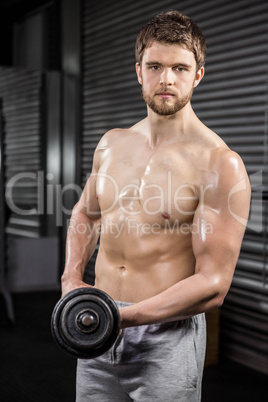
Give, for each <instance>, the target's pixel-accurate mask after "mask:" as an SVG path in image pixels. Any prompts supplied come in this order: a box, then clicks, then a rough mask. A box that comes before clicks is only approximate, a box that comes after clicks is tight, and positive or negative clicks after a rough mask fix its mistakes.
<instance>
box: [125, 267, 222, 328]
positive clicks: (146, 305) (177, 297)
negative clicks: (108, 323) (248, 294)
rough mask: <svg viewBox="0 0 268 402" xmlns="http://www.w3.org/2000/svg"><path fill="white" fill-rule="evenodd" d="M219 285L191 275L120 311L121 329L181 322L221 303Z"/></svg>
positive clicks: (197, 275) (202, 277) (200, 275)
mask: <svg viewBox="0 0 268 402" xmlns="http://www.w3.org/2000/svg"><path fill="white" fill-rule="evenodd" d="M218 289H219V284H217V283H216V281H215V283H213V281H212V280H208V279H206V278H205V277H204V276H203V275H202V274H195V275H193V276H191V277H189V278H187V279H184V280H182V281H181V282H178V283H176V284H175V285H173V286H171V287H170V288H168V289H166V290H165V291H163V292H161V293H160V294H158V295H156V296H154V297H151V298H149V299H147V300H144V301H142V302H139V303H137V304H134V305H131V306H128V307H125V308H122V309H120V315H121V324H122V328H125V327H132V326H138V325H146V324H153V323H160V322H167V321H175V320H179V319H185V318H188V317H191V316H193V315H196V314H200V313H203V312H205V311H207V310H210V309H212V308H214V307H216V306H218V305H221V303H222V294H221V293H220V292H219V291H218Z"/></svg>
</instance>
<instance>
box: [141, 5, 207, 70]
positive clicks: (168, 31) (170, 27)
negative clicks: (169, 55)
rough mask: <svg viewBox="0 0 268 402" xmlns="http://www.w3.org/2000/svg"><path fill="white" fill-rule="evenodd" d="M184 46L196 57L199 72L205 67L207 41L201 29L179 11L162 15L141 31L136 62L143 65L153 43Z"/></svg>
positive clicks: (154, 18) (153, 19) (148, 23)
mask: <svg viewBox="0 0 268 402" xmlns="http://www.w3.org/2000/svg"><path fill="white" fill-rule="evenodd" d="M153 41H156V42H160V43H164V44H184V45H185V46H186V47H187V49H188V50H190V51H192V52H193V54H194V57H195V61H196V65H197V70H199V69H200V67H202V66H204V65H205V59H206V48H207V46H206V40H205V38H204V36H203V34H202V32H201V29H200V28H199V27H198V26H197V25H196V24H195V23H194V21H193V20H191V18H189V17H187V15H184V14H181V13H180V12H179V11H168V12H166V13H160V14H157V15H156V16H154V17H153V18H151V19H150V20H149V21H148V22H147V24H146V25H144V27H143V28H142V29H141V31H140V33H139V35H138V36H137V41H136V60H137V62H138V63H141V61H142V57H143V54H144V51H145V49H147V48H148V47H150V46H151V45H152V42H153Z"/></svg>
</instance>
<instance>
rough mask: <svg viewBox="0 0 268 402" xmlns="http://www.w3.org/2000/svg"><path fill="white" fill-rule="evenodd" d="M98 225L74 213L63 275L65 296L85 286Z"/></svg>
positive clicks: (82, 214) (83, 215) (67, 242)
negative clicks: (86, 272) (76, 288)
mask: <svg viewBox="0 0 268 402" xmlns="http://www.w3.org/2000/svg"><path fill="white" fill-rule="evenodd" d="M98 235H99V233H98V224H97V222H96V221H93V220H91V219H90V218H89V217H88V216H87V215H85V214H84V213H81V212H79V213H73V215H72V217H71V219H70V224H69V228H68V233H67V239H66V260H65V269H64V272H63V275H62V278H61V279H62V291H63V294H65V293H67V292H68V291H70V290H72V288H75V287H78V286H82V285H83V276H84V272H85V268H86V265H87V263H88V261H89V260H90V258H91V256H92V254H93V253H94V250H95V247H96V244H97V240H98Z"/></svg>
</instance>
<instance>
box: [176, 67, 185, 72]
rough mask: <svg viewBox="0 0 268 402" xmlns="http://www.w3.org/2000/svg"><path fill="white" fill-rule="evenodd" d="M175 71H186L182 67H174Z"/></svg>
mask: <svg viewBox="0 0 268 402" xmlns="http://www.w3.org/2000/svg"><path fill="white" fill-rule="evenodd" d="M175 70H176V71H180V72H182V71H186V69H185V68H184V67H175Z"/></svg>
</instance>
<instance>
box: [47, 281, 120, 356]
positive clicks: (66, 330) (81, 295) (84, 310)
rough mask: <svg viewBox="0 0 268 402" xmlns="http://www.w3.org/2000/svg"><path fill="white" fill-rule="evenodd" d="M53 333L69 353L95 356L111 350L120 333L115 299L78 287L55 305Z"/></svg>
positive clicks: (99, 292) (87, 288)
mask: <svg viewBox="0 0 268 402" xmlns="http://www.w3.org/2000/svg"><path fill="white" fill-rule="evenodd" d="M51 332H52V336H53V338H54V340H55V342H56V343H57V344H58V345H59V346H60V347H61V348H62V349H64V350H65V351H66V352H68V353H70V354H71V355H73V356H75V357H77V358H81V359H91V358H94V357H97V356H100V355H102V354H103V353H105V352H106V351H107V350H109V349H110V348H111V347H112V345H113V344H114V342H115V341H116V339H117V337H118V335H119V332H120V315H119V310H118V308H117V305H116V303H115V301H114V300H113V299H112V298H111V297H110V296H109V295H108V294H107V293H105V292H103V291H101V290H99V289H95V288H91V287H85V288H78V289H75V290H73V291H71V292H69V293H67V294H66V295H65V296H64V297H63V298H62V299H60V300H59V301H58V302H57V304H56V306H55V307H54V310H53V313H52V318H51Z"/></svg>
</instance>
